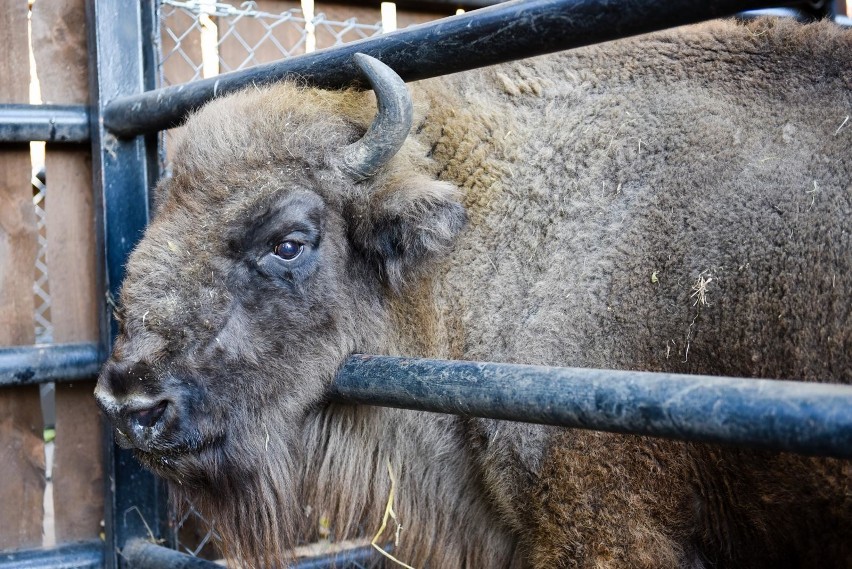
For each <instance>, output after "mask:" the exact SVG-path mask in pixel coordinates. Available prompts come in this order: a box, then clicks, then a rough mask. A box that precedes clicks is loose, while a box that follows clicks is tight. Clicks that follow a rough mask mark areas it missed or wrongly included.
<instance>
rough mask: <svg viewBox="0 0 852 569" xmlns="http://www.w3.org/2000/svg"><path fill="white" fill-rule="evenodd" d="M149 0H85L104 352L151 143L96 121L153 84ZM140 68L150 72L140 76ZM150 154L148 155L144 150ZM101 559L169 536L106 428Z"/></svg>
mask: <svg viewBox="0 0 852 569" xmlns="http://www.w3.org/2000/svg"><path fill="white" fill-rule="evenodd" d="M152 2H153V0H144V1H141V2H127V1H126V0H89V1H88V3H87V6H86V8H87V25H88V29H89V52H90V53H89V58H90V60H89V61H90V62H89V69H90V72H89V75H90V77H91V91H90V92H91V97H92V101H91V103H92V113H91V114H92V126H91V137H92V170H93V177H94V193H95V195H94V199H95V204H96V212H97V217H98V219H97V223H98V230H99V231H98V237H99V243H98V245H99V250H100V254H101V258H100V261H101V267H103V272H102V281H101V283H100V284H101V286H102V290H103V291H104V302H103V304H102V306H101V319H100V321H101V340H102V341H101V349H102V350H103V352H104V355H105V354H106V353H107V352H108V351H109V349H110V347H111V345H112V341H113V338H114V337H115V335H116V333H117V324H116V321H115V319H114V318H113V317H112V316H113V315H112V306H113V304H112V303H113V301H114V299H116V298H117V296H118V291H119V287H120V285H121V281H122V279H123V277H124V266H125V263H126V261H127V257H128V255H129V254H130V251H131V250H132V249H133V247H134V245H135V244H136V242H137V241H138V240H139V238H140V237H141V235H142V231H143V230H144V228H145V225H146V224H147V222H148V213H149V199H148V195H149V188H150V186H151V185H152V183H153V181H154V180H155V179H156V172H153V171H151V167H152V165H155V164H156V145H151V144H146V140H145V138H144V137H141V136H137V137H134V138H126V139H119V138H116V137H115V136H113V135H111V134H110V133H109V132H107V131H106V130H105V128H104V125H103V110H104V107H105V105H106V104H107V103H108V102H109V101H111V100H112V99H114V98H116V97H119V96H127V95H132V94H138V93H141V92H142V91H144V90H145V88H146V87H150V86H151V85H152V83H151V81H152V80H151V79H150V76H151V74H152V73H153V70H154V69H155V67H156V66H155V65H154V62H153V60H152V58H151V54H150V53H149V54H148V58H147V59H148V61H147V65H146V58H145V54H144V49H145V47H144V46H146V45H149V44H150V43H151V42H150V37H149V34H150V33H151V28H152V26H153V25H154V21H153V19H152V18H151V15H150V14H151V12H150V10H151V4H152ZM146 75H148V76H149V77H148V78H146ZM152 154H153V155H154V156H153V157H152V156H151V155H152ZM104 436H105V441H104V449H105V465H104V467H105V474H106V476H105V480H106V496H105V504H104V505H105V514H104V519H105V524H106V528H105V532H106V550H105V565H106V567H107V568H109V569H115V568H118V567H121V566H123V565H124V564H123V563H122V561H121V556H120V555H119V553H118V552H119V551H121V549H122V548H123V547H124V545H125V544H126V543H127V542H128V540H130V539H133V538H145V539H154V540H158V541H159V540H163V539H166V541H168V538H169V535H168V531H167V530H166V524H167V519H168V517H167V502H166V495H165V491H164V487H163V484H162V483H161V482H160V481H159V480H157V479H156V478H155V477H154V476H153V475H152V474H150V473H149V472H148V471H146V470H143V469H142V467H141V466H140V465H139V464H138V462H137V461H136V460H135V459H134V458H133V456H132V454H131V453H130V452H129V451H126V450H123V449H120V448H118V447H117V446H116V445H115V443H114V442H113V440H112V431H111V430H110V429H108V428H107V429H105V435H104Z"/></svg>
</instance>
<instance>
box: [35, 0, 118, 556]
mask: <svg viewBox="0 0 852 569" xmlns="http://www.w3.org/2000/svg"><path fill="white" fill-rule="evenodd" d="M85 24H86V15H85V0H52V1H51V2H49V3H45V2H36V3H35V4H34V6H33V15H32V35H33V51H34V55H35V58H36V68H37V70H38V76H39V82H40V85H41V93H42V99H43V100H44V102H45V103H54V104H78V103H86V102H87V101H88V55H87V51H86V26H85ZM45 173H46V176H47V180H46V186H47V198H46V205H45V214H46V219H47V265H48V275H49V278H50V281H51V282H52V283H54V286H52V287H51V322H52V323H53V337H54V340H55V341H56V342H84V341H97V339H98V320H97V312H98V311H97V293H96V291H97V282H96V279H95V275H96V274H97V272H96V271H97V265H96V256H95V234H94V229H95V227H94V211H93V209H92V197H93V196H92V171H91V153H90V151H89V149H88V147H85V146H80V147H70V146H61V145H48V146H47V152H46V154H45ZM92 389H93V385H92V384H91V383H86V382H84V383H74V384H68V383H59V384H57V385H56V442H55V449H54V462H53V499H54V503H53V506H54V512H55V528H56V529H55V531H56V539H57V541H58V542H65V541H74V540H80V539H91V538H96V537H97V536H98V534H99V532H100V522H101V519H102V518H103V458H102V455H103V453H102V449H101V440H102V430H101V424H100V419H99V412H98V409H97V406H96V405H95V400H94V398H93V397H92Z"/></svg>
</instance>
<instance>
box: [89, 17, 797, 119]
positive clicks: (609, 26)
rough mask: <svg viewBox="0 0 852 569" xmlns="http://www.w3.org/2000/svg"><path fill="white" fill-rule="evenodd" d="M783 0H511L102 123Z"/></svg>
mask: <svg viewBox="0 0 852 569" xmlns="http://www.w3.org/2000/svg"><path fill="white" fill-rule="evenodd" d="M787 4H790V2H785V1H783V0H643V1H639V0H514V1H512V2H506V3H505V4H498V5H496V6H491V7H488V8H483V9H481V10H476V11H474V12H469V13H466V14H462V15H459V16H453V17H450V18H444V19H441V20H436V21H435V22H430V23H428V24H422V25H420V26H414V27H410V28H406V29H404V30H399V31H396V32H392V33H389V34H384V35H381V36H376V37H372V38H368V39H364V40H360V41H356V42H352V43H348V44H345V45H342V46H338V47H334V48H330V49H326V50H321V51H317V52H314V53H309V54H305V55H300V56H298V57H294V58H291V59H284V60H281V61H277V62H274V63H269V64H265V65H258V66H257V67H252V68H250V69H245V70H242V71H236V72H233V73H227V74H224V75H219V76H217V77H211V78H208V79H202V80H199V81H194V82H192V83H186V84H183V85H174V86H171V87H166V88H163V89H156V90H154V91H148V92H146V93H141V94H139V95H130V96H125V97H120V98H117V99H115V100H113V101H110V102H109V104H107V106H106V110H105V112H104V125H105V126H106V128H107V129H109V130H110V131H111V132H112V133H113V134H115V135H118V136H132V135H137V134H141V133H145V132H153V131H157V130H163V129H165V128H170V127H173V126H176V125H177V124H179V123H180V122H181V121H182V120H183V117H184V116H185V115H186V113H187V112H189V111H191V110H192V109H196V108H198V107H200V106H202V105H203V104H204V103H206V102H207V101H209V100H210V99H212V98H214V97H218V96H221V95H225V94H227V93H232V92H234V91H237V90H239V89H242V88H244V87H246V86H249V85H263V84H269V83H273V82H275V81H280V80H281V79H284V78H286V77H298V78H299V80H300V81H304V82H306V83H307V84H310V85H316V86H318V87H326V88H340V87H344V86H349V85H352V86H356V87H361V88H364V87H365V86H366V84H365V83H364V82H363V81H364V79H363V78H362V75H361V72H360V71H359V70H358V68H357V67H356V66H355V64H354V62H353V59H352V56H353V54H355V53H358V52H361V53H366V54H368V55H372V56H373V57H376V58H378V59H380V60H381V61H383V62H384V63H386V64H387V65H389V66H390V67H392V68H393V69H394V70H395V71H396V72H397V73H398V74H399V75H400V77H402V78H403V79H404V80H406V81H416V80H419V79H426V78H427V77H435V76H437V75H446V74H448V73H455V72H457V71H464V70H467V69H473V68H476V67H483V66H486V65H492V64H495V63H500V62H503V61H511V60H514V59H521V58H524V57H531V56H534V55H541V54H544V53H550V52H554V51H560V50H564V49H570V48H575V47H580V46H584V45H589V44H593V43H598V42H603V41H608V40H613V39H617V38H623V37H627V36H632V35H636V34H641V33H645V32H650V31H654V30H661V29H665V28H670V27H673V26H678V25H683V24H690V23H694V22H700V21H703V20H709V19H713V18H718V17H723V16H730V15H733V14H735V13H737V12H739V11H741V10H749V9H758V8H766V7H775V6H781V5H787Z"/></svg>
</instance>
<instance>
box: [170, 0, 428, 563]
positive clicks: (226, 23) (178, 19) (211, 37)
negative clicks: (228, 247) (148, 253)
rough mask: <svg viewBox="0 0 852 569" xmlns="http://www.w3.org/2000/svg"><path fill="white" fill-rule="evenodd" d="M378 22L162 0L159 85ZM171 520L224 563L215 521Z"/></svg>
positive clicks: (375, 14) (202, 553) (320, 547)
mask: <svg viewBox="0 0 852 569" xmlns="http://www.w3.org/2000/svg"><path fill="white" fill-rule="evenodd" d="M303 8H304V9H303ZM437 17H440V16H439V15H428V16H426V15H422V14H413V15H409V16H408V18H407V19H404V20H403V21H404V23H417V22H419V21H424V20H425V19H433V18H437ZM379 20H380V12H379V9H378V2H377V4H376V7H375V8H374V9H365V8H356V7H352V6H341V5H333V4H329V5H326V6H323V7H322V8H321V9H319V10H316V11H314V10H313V3H312V2H311V3H310V4H308V3H306V4H304V6H303V5H302V4H300V3H297V2H288V1H281V0H276V1H272V0H268V1H257V2H243V3H240V4H237V3H226V2H213V1H210V0H193V1H178V0H160V3H159V24H160V37H159V38H158V40H159V42H160V43H159V48H160V56H161V59H160V61H159V66H158V75H159V82H160V86H169V85H175V84H180V83H185V82H188V81H194V80H197V79H201V78H204V77H210V76H213V75H216V74H218V73H226V72H230V71H237V70H239V69H244V68H247V67H252V66H255V65H259V64H262V63H267V62H271V61H275V60H279V59H282V58H288V57H293V56H296V55H300V54H303V53H306V52H310V51H313V50H314V49H321V48H325V47H332V46H335V45H340V44H343V43H347V42H350V41H354V40H358V39H362V38H367V37H371V36H374V35H376V34H380V33H382V31H383V25H382V23H381V22H380V21H379ZM389 29H392V27H390V28H389ZM155 41H156V40H155ZM169 142H170V134H168V133H166V134H164V136H163V145H164V147H165V149H166V152H165V153H164V155H163V160H164V164H163V168H164V170H163V171H164V172H166V175H168V172H169V167H168V164H167V162H168V155H169V152H168V148H169ZM171 515H172V519H171V523H172V527H173V528H174V532H175V535H176V540H177V548H178V549H179V550H180V551H182V552H184V553H188V554H190V555H194V556H198V557H204V558H207V559H215V558H219V557H221V551H220V549H219V546H218V543H219V537H218V535H217V534H216V531H215V520H207V519H205V518H204V517H203V516H202V514H201V513H200V512H198V510H197V509H196V508H195V507H194V505H193V504H191V503H185V504H173V505H172V514H171ZM333 542H334V539H333V535H329V537H328V539H326V540H324V543H320V544H313V545H310V546H308V547H306V548H305V550H304V552H303V553H305V554H306V555H312V554H316V555H319V554H323V553H327V552H328V551H329V549H330V548H334V545H335V544H334V543H333ZM304 545H307V544H304ZM357 545H364V544H363V543H360V544H357ZM382 566H383V564H382V563H381V562H377V563H376V564H372V565H368V566H365V565H359V564H354V565H349V567H358V568H362V569H370V568H373V567H382Z"/></svg>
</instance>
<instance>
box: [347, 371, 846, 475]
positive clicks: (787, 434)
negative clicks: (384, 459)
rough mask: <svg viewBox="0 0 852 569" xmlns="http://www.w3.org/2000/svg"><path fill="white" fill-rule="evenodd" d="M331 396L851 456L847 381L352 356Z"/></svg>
mask: <svg viewBox="0 0 852 569" xmlns="http://www.w3.org/2000/svg"><path fill="white" fill-rule="evenodd" d="M332 393H333V395H332V397H333V399H334V400H337V401H345V402H351V403H364V404H371V405H384V406H389V407H401V408H406V409H419V410H423V411H437V412H442V413H454V414H459V415H468V416H473V417H489V418H493V419H508V420H512V421H525V422H531V423H543V424H548V425H558V426H563V427H575V428H583V429H595V430H600V431H610V432H618V433H634V434H639V435H651V436H659V437H667V438H674V439H682V440H689V441H705V442H715V443H730V444H738V445H746V446H754V447H760V448H765V449H773V450H780V451H791V452H797V453H802V454H812V455H824V456H834V457H841V458H852V386H850V385H836V384H822V383H805V382H797V381H780V380H778V381H776V380H765V379H738V378H730V377H710V376H701V375H679V374H669V373H648V372H635V371H608V370H596V369H577V368H553V367H538V366H523V365H510V364H498V363H476V362H462V361H441V360H421V359H408V358H395V357H384V356H361V355H358V356H353V357H351V358H349V360H347V362H346V363H345V364H344V366H343V367H342V368H341V370H340V372H339V374H338V376H337V379H336V380H335V381H334V383H333V385H332Z"/></svg>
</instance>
